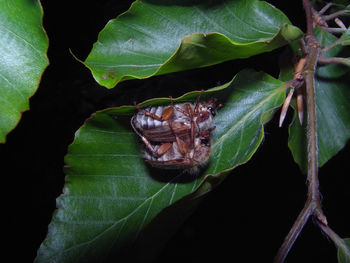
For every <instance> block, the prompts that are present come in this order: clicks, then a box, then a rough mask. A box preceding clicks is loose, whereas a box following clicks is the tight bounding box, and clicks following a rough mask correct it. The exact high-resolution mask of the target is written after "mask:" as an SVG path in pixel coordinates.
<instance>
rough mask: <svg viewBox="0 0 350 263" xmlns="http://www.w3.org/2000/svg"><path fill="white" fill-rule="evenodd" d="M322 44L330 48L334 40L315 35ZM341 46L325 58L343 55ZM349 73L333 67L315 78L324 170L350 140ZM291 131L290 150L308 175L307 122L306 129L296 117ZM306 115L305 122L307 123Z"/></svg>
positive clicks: (324, 69) (319, 136) (318, 126)
mask: <svg viewBox="0 0 350 263" xmlns="http://www.w3.org/2000/svg"><path fill="white" fill-rule="evenodd" d="M315 34H316V37H317V38H318V40H319V41H320V44H321V45H323V46H327V45H329V44H330V43H332V42H333V41H335V37H334V36H333V35H331V34H329V33H327V32H325V31H322V30H317V31H315ZM343 51H344V50H343V48H342V47H341V46H337V47H334V48H333V49H331V50H330V51H329V52H327V54H323V55H324V56H326V57H333V56H336V55H337V54H339V53H341V52H343ZM348 72H349V69H348V68H347V67H345V66H343V65H339V64H331V65H327V66H322V67H320V68H319V69H318V70H317V74H316V114H317V137H318V162H319V166H320V167H321V166H322V165H324V164H325V163H326V162H327V161H328V160H329V159H330V158H332V157H333V156H334V155H335V154H336V153H337V152H339V151H340V150H341V149H342V148H343V147H344V145H345V144H346V142H347V140H348V139H349V138H350V90H349V87H348V83H349V77H350V75H349V73H348ZM294 115H295V116H294V119H293V122H292V124H291V125H290V127H289V140H288V146H289V148H290V150H291V152H292V154H293V158H294V160H295V161H296V162H297V163H298V165H299V166H300V168H301V170H302V171H303V172H306V168H307V150H306V147H307V146H306V121H304V124H303V126H300V123H299V121H298V119H297V117H296V113H295V114H294ZM306 118H307V117H306V114H305V116H304V120H306Z"/></svg>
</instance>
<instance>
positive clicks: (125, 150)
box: [35, 71, 284, 263]
mask: <svg viewBox="0 0 350 263" xmlns="http://www.w3.org/2000/svg"><path fill="white" fill-rule="evenodd" d="M281 85H282V82H281V81H279V80H276V79H274V78H272V77H270V76H268V75H266V74H263V73H257V72H254V71H243V72H241V73H239V74H238V75H237V76H236V77H235V78H234V79H233V80H232V81H231V82H229V83H227V84H225V85H223V86H220V87H217V88H214V89H211V90H208V91H206V92H205V93H204V94H203V98H209V97H217V98H218V99H219V101H220V102H221V103H223V104H224V106H223V108H222V109H221V110H220V111H219V112H218V114H217V116H216V117H215V120H214V123H213V125H215V126H216V130H215V131H214V132H213V136H212V137H213V145H212V156H211V159H210V162H209V165H208V167H207V168H206V169H205V170H203V171H202V173H201V174H200V176H194V175H188V174H184V173H182V172H181V171H170V170H163V169H156V168H152V167H150V166H148V165H146V163H145V162H144V160H143V159H142V157H141V152H140V151H141V147H140V146H141V145H140V140H139V138H138V137H137V135H136V134H134V132H133V131H132V129H131V127H130V118H131V116H132V115H133V114H134V113H135V108H134V107H133V106H122V107H118V108H111V109H107V110H103V111H100V112H97V113H96V114H95V115H93V116H92V117H91V118H90V119H89V120H87V122H86V123H85V124H84V125H83V126H82V127H81V128H80V129H79V130H78V131H77V133H76V137H75V140H74V142H73V143H72V145H71V146H70V147H69V151H68V154H67V156H66V158H65V161H66V163H67V167H66V173H67V177H66V185H65V187H64V191H63V194H62V195H61V196H60V197H59V198H58V199H57V207H58V211H57V212H56V213H55V215H54V217H53V220H52V222H51V224H50V225H49V233H48V237H47V239H46V240H45V241H44V242H43V244H42V245H41V247H40V249H39V251H38V256H37V258H36V261H35V262H37V263H38V262H45V263H47V262H60V263H65V262H74V263H78V262H86V261H87V259H89V262H105V259H106V258H107V257H109V256H110V254H111V253H118V251H120V250H121V249H122V248H123V247H125V245H126V244H128V243H129V242H131V241H134V240H135V239H137V237H138V235H139V233H140V232H141V231H142V230H143V228H144V227H145V226H147V225H148V224H149V223H150V222H151V220H152V219H153V218H155V216H156V215H157V214H158V213H160V212H161V211H162V209H164V208H166V207H167V206H169V205H171V204H173V203H174V202H176V201H177V200H179V199H181V198H183V197H185V196H187V195H188V194H190V193H194V197H195V196H198V195H201V194H203V193H205V192H207V191H209V190H210V189H211V188H212V187H213V186H214V185H215V184H217V183H220V181H222V180H223V178H224V177H222V176H220V174H222V173H224V172H226V171H228V170H230V169H233V168H234V167H236V166H237V165H239V164H241V163H244V162H247V161H248V160H249V159H250V158H251V156H252V155H253V153H254V152H255V151H256V149H257V147H258V145H259V144H260V143H261V141H262V138H263V126H262V125H263V123H265V122H266V121H267V120H268V119H269V117H271V113H272V111H273V110H274V109H275V108H276V107H278V106H279V105H280V104H281V103H282V102H283V98H284V88H281ZM198 94H199V92H191V93H188V94H185V95H184V96H182V97H180V98H178V99H175V100H174V103H177V102H180V101H193V100H195V99H196V98H197V97H198ZM165 103H166V104H169V103H170V101H169V99H165V98H158V99H152V100H148V101H146V102H144V103H141V104H140V106H142V107H146V106H149V105H159V104H165ZM206 175H207V176H206ZM202 178H205V179H204V181H203V179H202ZM215 178H217V181H216V182H215ZM194 191H195V192H194Z"/></svg>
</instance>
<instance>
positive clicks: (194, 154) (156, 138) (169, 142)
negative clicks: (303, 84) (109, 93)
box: [131, 98, 216, 169]
mask: <svg viewBox="0 0 350 263" xmlns="http://www.w3.org/2000/svg"><path fill="white" fill-rule="evenodd" d="M198 100H199V98H198ZM198 100H197V103H181V104H175V105H170V106H152V107H149V108H145V109H139V108H138V107H137V106H136V107H137V108H138V110H139V112H138V113H137V114H135V115H134V116H133V117H132V119H131V126H132V128H133V129H134V131H135V132H136V134H138V135H139V136H140V138H141V139H142V141H143V142H144V145H145V153H144V156H145V159H146V161H147V162H149V163H150V164H152V165H153V166H158V167H163V168H170V169H187V168H193V167H197V166H199V165H201V164H204V163H206V162H207V160H208V158H209V153H210V132H211V131H212V130H214V129H215V127H212V128H211V127H210V125H211V123H212V121H213V118H214V116H215V114H216V107H215V101H209V102H208V103H199V101H198Z"/></svg>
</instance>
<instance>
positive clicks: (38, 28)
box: [0, 0, 48, 143]
mask: <svg viewBox="0 0 350 263" xmlns="http://www.w3.org/2000/svg"><path fill="white" fill-rule="evenodd" d="M19 14H20V15H19ZM42 16H43V14H42V9H41V6H40V3H39V1H28V0H0V50H1V55H0V143H2V142H5V140H6V135H7V133H8V132H9V131H11V130H12V129H13V128H14V127H15V126H16V125H17V123H18V122H19V120H20V118H21V113H22V112H23V111H26V110H28V109H29V97H30V96H32V95H33V94H34V92H35V90H36V89H37V86H38V84H39V81H40V77H41V74H42V72H43V70H44V68H45V67H46V66H47V65H48V59H47V57H46V51H47V48H48V40H47V37H46V34H45V32H44V30H43V27H42Z"/></svg>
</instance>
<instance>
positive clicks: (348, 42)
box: [341, 28, 350, 46]
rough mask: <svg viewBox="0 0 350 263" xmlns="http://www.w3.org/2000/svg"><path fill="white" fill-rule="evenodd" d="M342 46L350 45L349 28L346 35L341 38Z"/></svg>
mask: <svg viewBox="0 0 350 263" xmlns="http://www.w3.org/2000/svg"><path fill="white" fill-rule="evenodd" d="M341 39H342V45H344V46H347V45H350V28H348V29H347V30H346V31H345V32H344V34H343V35H342V36H341Z"/></svg>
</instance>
